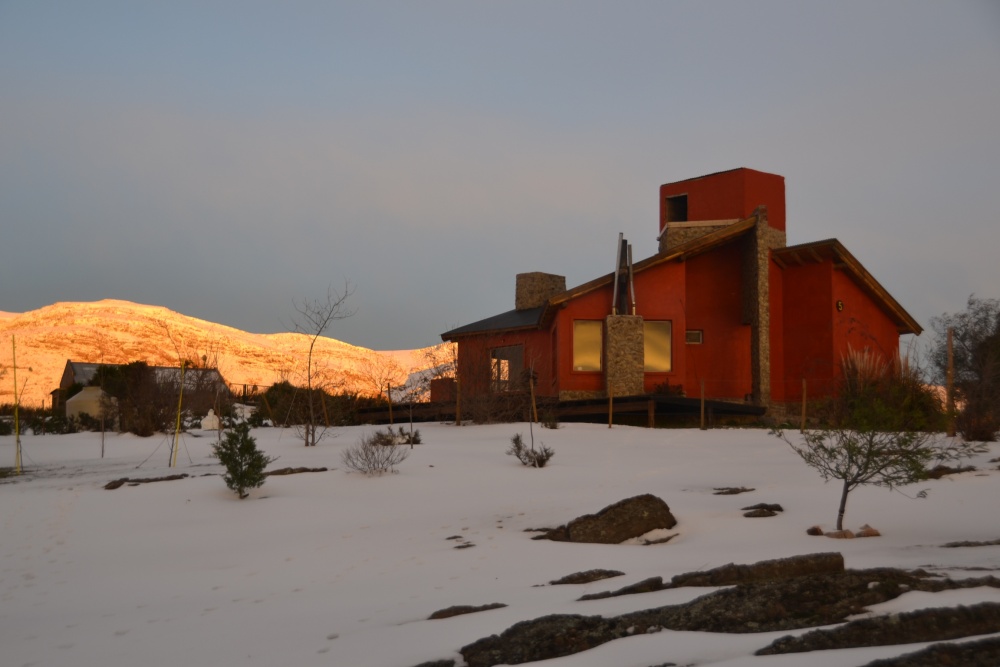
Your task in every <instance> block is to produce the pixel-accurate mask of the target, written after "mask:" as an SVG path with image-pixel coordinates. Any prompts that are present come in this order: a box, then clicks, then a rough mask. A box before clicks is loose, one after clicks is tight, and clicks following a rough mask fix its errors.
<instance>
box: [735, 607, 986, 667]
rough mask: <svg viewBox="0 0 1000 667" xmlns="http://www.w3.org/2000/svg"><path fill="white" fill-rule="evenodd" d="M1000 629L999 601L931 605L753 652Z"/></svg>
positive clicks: (909, 641)
mask: <svg viewBox="0 0 1000 667" xmlns="http://www.w3.org/2000/svg"><path fill="white" fill-rule="evenodd" d="M994 632H1000V603H996V602H983V603H981V604H977V605H973V606H970V607H951V608H932V609H920V610H917V611H911V612H905V613H901V614H891V615H889V616H876V617H875V618H863V619H859V620H856V621H851V622H850V623H847V624H845V625H842V626H840V627H837V628H830V629H820V630H813V631H812V632H807V633H805V634H804V635H800V636H798V637H782V638H781V639H777V640H775V641H774V642H772V643H771V644H770V645H768V646H766V647H764V648H762V649H760V650H759V651H757V652H756V653H755V654H754V655H779V654H784V653H805V652H807V651H828V650H832V649H842V648H858V647H862V646H890V645H895V644H914V643H917V642H928V641H940V640H945V639H959V638H962V637H972V636H974V635H987V634H991V633H994ZM963 664H964V663H963Z"/></svg>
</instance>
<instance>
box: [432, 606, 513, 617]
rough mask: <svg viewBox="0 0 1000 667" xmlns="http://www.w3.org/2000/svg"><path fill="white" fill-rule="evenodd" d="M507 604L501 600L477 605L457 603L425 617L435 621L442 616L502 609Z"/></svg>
mask: <svg viewBox="0 0 1000 667" xmlns="http://www.w3.org/2000/svg"><path fill="white" fill-rule="evenodd" d="M506 606H507V605H505V604H503V603H502V602H493V603H491V604H484V605H480V606H478V607H475V606H472V605H466V604H459V605H455V606H453V607H448V608H447V609H439V610H438V611H436V612H434V613H433V614H431V615H430V616H428V617H427V620H429V621H436V620H440V619H442V618H451V617H452V616H462V615H464V614H475V613H476V612H479V611H489V610H490V609H502V608H503V607H506Z"/></svg>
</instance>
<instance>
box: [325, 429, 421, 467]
mask: <svg viewBox="0 0 1000 667" xmlns="http://www.w3.org/2000/svg"><path fill="white" fill-rule="evenodd" d="M409 455H410V452H409V450H407V449H404V448H402V447H400V446H399V444H398V442H397V438H396V436H395V434H393V433H392V431H389V430H386V431H376V432H375V433H373V434H372V435H366V436H362V437H361V440H360V441H358V444H356V445H354V446H352V447H348V448H347V449H345V450H344V453H343V454H342V455H341V458H342V460H343V462H344V465H345V466H347V467H348V468H350V469H351V470H354V471H355V472H360V473H362V474H364V475H384V474H385V473H387V472H392V473H394V472H396V466H398V465H399V464H400V463H402V462H403V461H405V460H406V458H407V457H408V456H409Z"/></svg>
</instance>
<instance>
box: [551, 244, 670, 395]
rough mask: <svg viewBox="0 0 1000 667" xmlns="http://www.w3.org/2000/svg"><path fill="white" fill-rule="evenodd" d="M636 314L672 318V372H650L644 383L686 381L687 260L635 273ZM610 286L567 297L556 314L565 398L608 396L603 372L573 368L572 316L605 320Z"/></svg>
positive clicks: (561, 386)
mask: <svg viewBox="0 0 1000 667" xmlns="http://www.w3.org/2000/svg"><path fill="white" fill-rule="evenodd" d="M634 282H635V297H636V298H635V300H636V314H638V315H640V316H642V317H643V318H644V319H646V320H670V322H671V352H670V357H671V371H670V372H669V373H645V374H644V380H643V387H644V389H645V391H647V392H652V391H653V390H654V388H655V387H656V386H658V385H661V384H663V383H669V384H672V385H681V384H683V382H684V378H685V369H686V366H685V358H684V352H685V350H684V331H685V328H686V317H685V312H684V311H685V308H684V301H685V291H684V286H685V265H684V264H683V263H681V262H669V263H665V264H660V265H658V266H654V267H652V268H649V269H647V270H645V271H642V272H641V273H638V274H636V276H635V279H634ZM612 289H613V287H612V286H611V285H609V286H607V287H604V288H602V289H598V290H595V291H593V292H589V293H587V294H584V295H583V296H580V297H578V298H576V299H573V300H571V301H569V302H567V303H566V304H565V305H564V307H563V308H562V309H561V310H560V311H559V313H558V314H557V316H556V320H555V324H554V334H553V335H554V337H555V347H556V351H557V354H558V357H557V362H558V368H559V370H558V378H557V383H556V384H557V388H556V393H557V394H558V395H559V396H560V397H562V398H567V399H568V398H583V397H597V396H604V395H605V393H604V392H605V388H606V387H605V377H604V373H603V372H595V371H574V370H573V321H574V320H601V321H603V320H604V319H605V318H606V317H607V316H608V314H609V313H610V312H611V301H612Z"/></svg>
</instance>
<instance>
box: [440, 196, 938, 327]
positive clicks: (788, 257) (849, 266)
mask: <svg viewBox="0 0 1000 667" xmlns="http://www.w3.org/2000/svg"><path fill="white" fill-rule="evenodd" d="M757 222H758V218H757V216H756V215H753V216H750V217H749V218H745V219H743V220H737V221H736V222H733V223H731V224H729V225H727V226H725V227H723V228H722V229H718V230H716V231H713V232H710V233H708V234H705V235H704V236H700V237H698V238H696V239H692V240H690V241H688V242H687V243H682V244H680V245H677V246H674V247H673V248H670V249H669V250H666V251H664V252H659V253H657V254H655V255H653V256H651V257H647V258H646V259H644V260H642V261H641V262H636V263H635V264H634V265H633V267H632V268H633V271H634V272H635V273H640V272H642V271H645V270H646V269H650V268H652V267H654V266H659V265H660V264H663V263H665V262H671V261H684V260H686V259H689V258H691V257H695V256H696V255H700V254H702V253H705V252H708V251H709V250H712V249H714V248H717V247H719V246H721V245H725V244H727V243H731V242H732V241H734V240H736V239H737V238H739V237H741V236H743V235H744V234H747V233H748V232H750V231H751V230H753V229H754V226H755V225H756V224H757ZM771 258H772V260H773V261H774V262H775V263H776V264H778V266H780V267H782V268H784V267H785V266H789V265H802V264H806V263H810V262H821V261H825V260H827V259H830V260H832V261H833V264H834V266H835V267H837V268H840V269H843V270H844V271H846V272H847V273H848V274H849V275H850V276H851V278H852V279H853V280H854V281H855V282H856V283H857V284H858V285H859V286H860V287H861V288H862V289H863V290H864V291H865V292H866V293H867V294H868V295H869V296H870V297H872V299H874V300H875V302H876V303H877V304H878V305H879V306H880V307H881V308H883V309H884V310H885V312H886V313H888V314H889V316H890V317H891V318H892V319H893V321H894V322H895V324H896V326H897V328H898V329H899V333H900V334H908V333H912V334H920V332H922V331H923V328H922V327H921V326H920V325H919V324H918V323H917V321H916V320H915V319H913V316H911V315H910V314H909V313H907V312H906V310H905V309H904V308H903V307H902V306H901V305H899V302H897V301H896V300H895V299H894V298H893V297H892V295H891V294H889V292H888V291H886V289H885V288H884V287H882V285H881V284H880V283H879V282H878V281H877V280H875V278H874V277H872V275H871V274H870V273H868V271H867V270H866V269H865V267H864V266H862V265H861V262H859V261H858V260H857V259H856V258H855V257H854V255H852V254H851V253H850V252H848V250H847V248H845V247H844V246H843V244H841V243H840V241H838V240H837V239H827V240H825V241H816V242H813V243H803V244H800V245H795V246H788V247H785V248H778V249H775V250H773V251H772V253H771ZM614 278H615V274H614V273H613V272H612V273H607V274H605V275H603V276H600V277H599V278H595V279H593V280H591V281H588V282H585V283H583V284H581V285H577V286H576V287H573V288H570V289H568V290H566V291H565V292H562V293H561V294H556V295H555V296H553V297H551V298H550V299H549V301H548V304H547V305H545V306H541V307H538V308H532V309H530V310H520V311H519V310H511V311H508V312H506V313H502V314H500V315H495V316H493V317H488V318H486V319H484V320H479V321H478V322H473V323H472V324H467V325H465V326H464V327H459V328H458V329H452V330H451V331H448V332H445V333H443V334H441V338H442V339H444V340H454V339H455V338H456V337H458V336H464V335H469V334H477V333H486V332H492V333H500V332H505V331H514V330H518V329H534V328H537V327H538V326H540V325H541V324H542V323H544V322H545V321H546V320H547V319H548V318H549V316H550V315H551V313H552V312H553V311H554V309H555V308H557V307H559V306H560V305H561V304H564V303H566V302H567V301H571V300H573V299H576V298H578V297H581V296H583V295H584V294H588V293H590V292H593V291H594V290H598V289H601V288H603V287H607V286H608V285H611V284H613V282H614Z"/></svg>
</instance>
